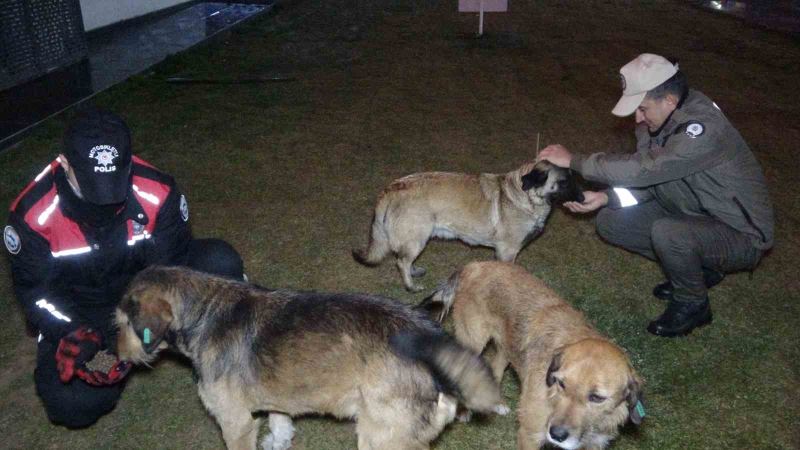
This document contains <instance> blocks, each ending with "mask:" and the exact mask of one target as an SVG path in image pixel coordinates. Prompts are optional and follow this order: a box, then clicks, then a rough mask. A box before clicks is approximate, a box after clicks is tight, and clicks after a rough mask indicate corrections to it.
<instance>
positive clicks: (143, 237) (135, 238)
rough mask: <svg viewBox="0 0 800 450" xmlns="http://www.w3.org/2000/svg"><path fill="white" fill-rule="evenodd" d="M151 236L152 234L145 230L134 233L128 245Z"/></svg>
mask: <svg viewBox="0 0 800 450" xmlns="http://www.w3.org/2000/svg"><path fill="white" fill-rule="evenodd" d="M150 236H152V235H151V234H150V233H148V232H147V230H145V231H144V233H142V234H137V235H134V236H133V237H132V238H131V239H128V245H135V244H136V243H137V242H139V241H142V240H145V239H150Z"/></svg>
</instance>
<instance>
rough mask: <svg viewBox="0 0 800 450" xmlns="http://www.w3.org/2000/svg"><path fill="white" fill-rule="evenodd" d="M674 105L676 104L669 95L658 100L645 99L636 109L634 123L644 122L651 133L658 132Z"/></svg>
mask: <svg viewBox="0 0 800 450" xmlns="http://www.w3.org/2000/svg"><path fill="white" fill-rule="evenodd" d="M676 105H677V102H676V101H675V99H674V98H673V97H672V96H670V95H668V96H666V97H664V98H662V99H659V100H653V99H651V98H647V97H645V99H644V100H642V104H641V105H639V107H638V108H636V123H637V124H639V123H642V122H644V123H645V124H646V125H647V128H648V129H649V130H650V131H651V132H655V131H658V129H659V128H661V125H664V121H665V120H667V118H668V117H669V115H670V114H672V111H674V110H675V106H676Z"/></svg>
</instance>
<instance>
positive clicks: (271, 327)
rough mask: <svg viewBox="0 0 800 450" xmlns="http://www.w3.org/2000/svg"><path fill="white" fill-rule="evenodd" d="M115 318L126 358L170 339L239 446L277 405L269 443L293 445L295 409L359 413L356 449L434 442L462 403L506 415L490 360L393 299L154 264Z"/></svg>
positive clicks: (250, 441)
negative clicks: (283, 286) (262, 283)
mask: <svg viewBox="0 0 800 450" xmlns="http://www.w3.org/2000/svg"><path fill="white" fill-rule="evenodd" d="M116 321H117V325H118V326H119V338H118V351H119V357H120V358H121V359H123V360H127V361H133V362H135V363H145V364H146V363H148V362H150V361H153V360H154V359H155V358H156V355H157V354H158V352H159V351H161V350H162V349H165V348H168V347H169V348H171V349H174V350H177V351H179V352H180V353H182V354H184V355H185V356H187V357H188V358H189V359H190V360H191V362H192V365H193V367H194V368H195V371H196V373H197V375H198V376H199V381H198V391H199V393H200V398H201V399H202V401H203V404H204V405H205V406H206V408H208V410H209V412H210V413H211V414H212V415H213V416H214V418H215V419H216V420H217V423H218V424H219V426H220V428H222V435H223V438H224V439H225V444H226V446H227V447H228V448H229V449H247V450H252V449H255V448H256V436H257V434H258V420H257V419H254V418H253V416H252V413H253V412H256V411H268V412H269V413H270V414H269V423H270V429H271V432H272V433H271V434H270V435H269V436H267V438H266V439H265V441H264V443H263V444H262V446H263V448H264V449H267V450H279V449H280V450H283V449H286V448H289V446H290V445H291V440H292V435H293V433H294V428H293V427H292V419H291V416H296V415H301V414H307V413H323V414H332V415H334V416H336V417H339V418H347V419H355V420H356V422H357V425H356V432H357V434H358V448H359V449H374V450H378V449H381V450H383V449H427V448H428V444H429V442H430V441H431V440H433V439H434V438H436V436H438V435H439V433H440V432H441V431H442V429H443V428H444V427H445V425H447V424H448V423H449V422H451V421H452V420H453V418H454V416H455V408H456V402H457V400H460V401H462V402H465V403H466V405H467V406H468V407H470V408H475V409H477V410H479V411H484V412H498V413H501V414H505V413H507V412H508V408H507V407H506V406H505V405H503V403H502V401H501V397H500V392H499V389H498V386H497V383H496V382H495V381H494V379H493V378H492V374H491V372H490V370H489V368H488V367H487V366H486V364H485V363H484V362H483V360H482V359H481V358H480V356H478V355H477V354H476V353H474V352H472V351H470V350H468V349H466V348H464V347H463V346H462V345H460V344H458V343H457V342H456V341H455V339H452V338H450V337H449V336H447V335H446V334H445V333H444V332H443V331H442V329H441V328H440V326H439V324H438V323H436V322H435V321H433V320H430V319H429V318H428V317H427V316H425V315H424V314H423V313H422V312H419V311H415V310H413V309H412V308H409V307H408V306H406V305H403V304H401V303H399V302H396V301H393V300H391V299H387V298H382V297H377V296H373V295H366V294H363V295H360V294H324V293H312V292H294V291H284V290H267V289H264V288H260V287H257V286H253V285H249V284H246V283H243V282H237V281H231V280H228V279H223V278H219V277H215V276H211V275H207V274H203V273H200V272H195V271H192V270H190V269H187V268H180V267H170V268H167V267H151V268H148V269H145V270H143V271H142V272H140V273H139V274H138V275H137V276H136V277H135V278H134V280H133V281H132V282H131V284H130V286H129V288H128V291H127V293H126V295H125V296H124V298H123V299H122V301H121V303H120V305H119V307H118V309H117V316H116Z"/></svg>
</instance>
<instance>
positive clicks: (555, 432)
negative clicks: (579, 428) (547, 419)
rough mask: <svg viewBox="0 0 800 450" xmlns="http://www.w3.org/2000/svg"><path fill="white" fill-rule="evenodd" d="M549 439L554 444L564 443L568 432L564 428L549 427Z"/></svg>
mask: <svg viewBox="0 0 800 450" xmlns="http://www.w3.org/2000/svg"><path fill="white" fill-rule="evenodd" d="M550 437H551V438H553V440H554V441H556V442H564V441H566V440H567V438H568V437H569V430H567V429H566V428H565V427H559V426H552V427H550Z"/></svg>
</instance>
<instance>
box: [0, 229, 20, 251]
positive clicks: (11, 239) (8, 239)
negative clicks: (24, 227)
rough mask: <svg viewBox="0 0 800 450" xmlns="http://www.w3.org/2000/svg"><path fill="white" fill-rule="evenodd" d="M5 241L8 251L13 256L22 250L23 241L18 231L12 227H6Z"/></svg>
mask: <svg viewBox="0 0 800 450" xmlns="http://www.w3.org/2000/svg"><path fill="white" fill-rule="evenodd" d="M3 241H5V243H6V249H7V250H8V251H9V253H11V254H12V255H16V254H17V253H19V251H20V249H21V248H22V241H21V240H20V238H19V234H17V230H15V229H14V227H12V226H11V225H6V227H5V229H4V230H3Z"/></svg>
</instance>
